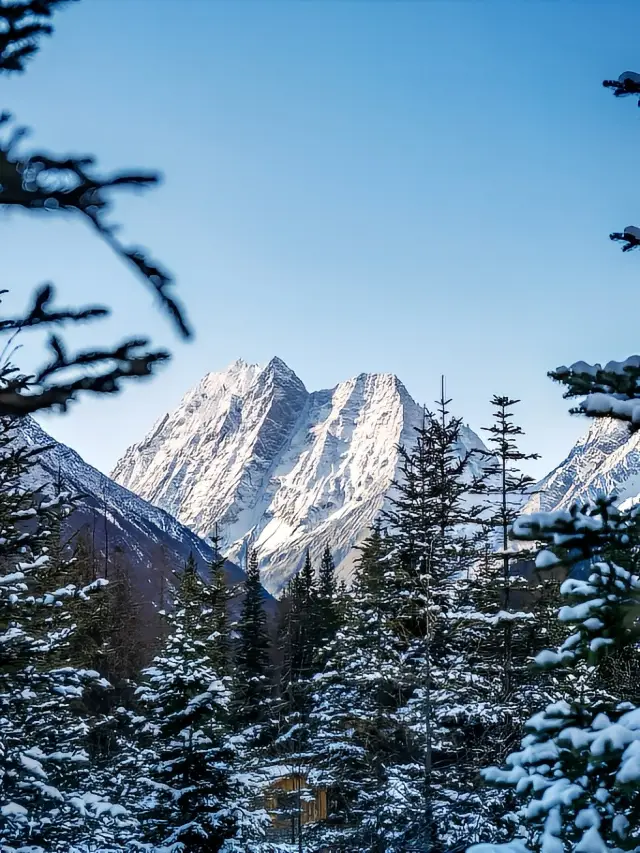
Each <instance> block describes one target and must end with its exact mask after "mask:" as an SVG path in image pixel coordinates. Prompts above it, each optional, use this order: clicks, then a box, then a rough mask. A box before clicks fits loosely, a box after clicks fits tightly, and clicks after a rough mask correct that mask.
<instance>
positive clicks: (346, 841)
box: [309, 524, 424, 853]
mask: <svg viewBox="0 0 640 853" xmlns="http://www.w3.org/2000/svg"><path fill="white" fill-rule="evenodd" d="M389 548H390V543H389V542H388V541H387V539H386V538H385V537H384V535H383V533H382V530H381V527H380V524H377V525H376V526H375V527H374V529H373V531H372V533H371V535H370V536H369V538H368V539H367V541H366V542H364V543H363V545H362V546H361V552H360V557H359V560H358V564H357V567H356V572H355V578H354V583H353V587H352V590H351V592H350V594H349V595H348V596H347V598H346V618H345V620H344V624H343V625H342V626H341V627H340V628H339V629H338V631H337V633H336V636H335V638H334V639H333V640H332V641H331V642H330V643H329V646H328V656H327V662H326V665H325V667H324V669H323V670H322V672H320V673H319V674H318V675H317V676H316V677H315V678H314V681H313V696H312V709H311V714H310V723H311V738H310V750H309V751H310V754H311V755H312V757H313V758H312V764H313V772H312V774H311V776H310V782H311V783H312V784H314V785H318V786H321V787H325V788H326V789H327V790H328V800H329V817H328V820H327V821H326V822H325V824H324V825H321V826H318V827H316V831H315V841H316V843H317V846H318V847H321V846H322V845H323V844H327V845H328V846H330V849H334V848H335V849H337V850H353V851H363V852H364V851H367V853H384V851H389V850H395V849H402V845H403V844H405V843H406V841H407V840H408V839H409V838H410V837H411V833H412V827H414V826H415V825H416V824H417V823H418V816H419V814H420V813H421V811H422V809H423V808H424V801H423V796H422V784H423V774H422V761H421V760H419V761H418V764H417V765H416V762H415V759H414V755H415V748H414V745H413V744H412V743H411V732H410V731H409V729H408V728H407V727H406V726H405V724H404V722H403V720H402V719H400V718H399V716H398V709H399V708H402V707H403V705H404V704H405V702H406V701H407V699H408V696H409V692H406V691H407V690H409V691H410V690H411V689H412V688H411V686H410V684H409V686H407V683H408V679H407V677H406V676H407V675H408V674H409V673H408V671H407V667H406V663H405V659H404V655H403V645H402V642H400V641H399V639H398V636H397V634H396V628H397V625H396V614H397V601H396V599H395V591H394V590H393V589H392V587H391V584H390V577H389V565H388V562H387V558H388V556H389Z"/></svg>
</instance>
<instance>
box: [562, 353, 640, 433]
mask: <svg viewBox="0 0 640 853" xmlns="http://www.w3.org/2000/svg"><path fill="white" fill-rule="evenodd" d="M549 376H550V377H551V379H553V380H555V381H556V382H559V383H561V384H562V385H564V386H565V387H566V391H565V393H564V395H563V396H564V397H565V399H568V398H573V397H583V398H584V399H583V400H582V401H581V402H580V403H579V405H578V406H575V407H574V408H573V409H571V413H572V414H582V415H587V416H589V417H610V418H617V419H618V420H622V421H627V422H628V423H630V424H631V425H632V427H633V428H634V429H638V427H640V356H638V355H632V356H630V357H629V358H627V359H625V360H624V361H609V362H608V363H607V364H605V366H604V367H602V365H601V364H587V363H586V362H584V361H577V362H575V364H572V365H571V366H570V367H565V366H564V365H563V366H561V367H557V368H556V369H555V370H553V371H551V372H550V373H549Z"/></svg>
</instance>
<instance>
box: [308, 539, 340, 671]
mask: <svg viewBox="0 0 640 853" xmlns="http://www.w3.org/2000/svg"><path fill="white" fill-rule="evenodd" d="M313 609H314V614H315V618H316V623H317V630H316V640H315V646H316V650H315V654H316V658H317V659H319V660H320V661H322V659H323V656H324V654H325V649H326V646H327V645H328V644H329V643H330V642H331V641H332V640H333V638H334V636H335V634H336V631H337V630H338V628H339V626H340V623H341V618H340V597H339V591H338V583H337V579H336V566H335V563H334V560H333V556H332V554H331V549H330V548H329V546H328V545H326V546H325V549H324V551H323V553H322V559H321V561H320V569H319V571H318V583H317V589H316V592H315V596H314V601H313Z"/></svg>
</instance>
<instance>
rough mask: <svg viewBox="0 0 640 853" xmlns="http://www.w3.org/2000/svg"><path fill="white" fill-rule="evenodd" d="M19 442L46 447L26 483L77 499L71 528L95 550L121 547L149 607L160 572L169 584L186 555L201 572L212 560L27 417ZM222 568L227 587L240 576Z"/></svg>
mask: <svg viewBox="0 0 640 853" xmlns="http://www.w3.org/2000/svg"><path fill="white" fill-rule="evenodd" d="M18 441H20V442H24V443H25V444H26V445H28V446H38V447H47V448H48V449H47V450H46V451H45V452H44V453H42V454H41V455H40V456H39V457H38V463H37V466H36V467H35V469H34V472H33V474H32V475H31V479H30V483H29V485H31V486H32V487H33V488H40V487H43V486H46V485H47V484H51V483H57V482H60V483H61V485H62V487H63V488H64V489H68V490H69V491H71V492H72V493H73V494H78V495H81V499H80V501H79V503H78V507H77V509H76V511H75V512H74V513H73V515H72V516H71V519H70V524H71V529H72V530H78V529H81V528H86V529H87V530H88V531H90V535H91V537H92V540H93V542H94V545H95V547H96V549H97V550H98V551H101V552H103V553H104V551H105V548H107V547H109V548H110V550H111V552H112V551H113V549H114V548H115V547H117V546H119V547H121V548H122V550H123V552H124V553H125V555H126V557H127V560H128V563H129V564H130V566H131V570H132V580H133V582H134V584H135V586H137V588H138V589H139V590H140V591H141V593H142V595H143V597H144V599H145V600H147V601H148V602H149V603H151V602H152V601H154V600H155V593H156V591H157V588H158V587H159V574H160V572H161V571H163V572H165V573H166V574H167V576H168V578H169V581H170V580H171V571H172V570H173V569H180V568H182V566H183V565H184V563H185V561H186V559H187V557H188V556H189V553H190V552H193V554H194V556H195V558H196V561H197V562H198V564H199V566H200V567H201V568H202V569H203V570H204V569H205V567H206V565H207V564H208V563H209V562H210V561H211V559H212V557H213V551H212V549H211V547H210V545H209V544H208V543H207V542H205V541H203V540H202V539H200V538H199V537H198V536H196V535H195V534H194V533H193V532H192V531H191V530H190V529H188V528H187V527H185V526H184V525H182V524H180V523H179V522H178V521H176V519H175V518H172V517H171V516H170V515H169V514H168V513H166V512H164V511H163V510H161V509H158V508H157V507H155V506H152V505H151V504H149V503H147V502H146V501H144V500H142V498H140V497H138V495H135V494H133V493H132V492H130V491H128V490H127V489H125V488H123V487H122V486H119V485H118V484H117V483H114V482H113V481H112V480H110V479H109V478H108V477H106V476H105V475H104V474H101V473H100V472H99V471H97V470H96V469H95V468H93V467H92V466H91V465H88V464H87V463H86V462H85V461H84V460H83V459H82V458H81V457H80V456H79V455H78V454H77V453H76V452H75V451H74V450H71V448H69V447H67V446H66V445H64V444H60V443H59V442H56V441H54V439H52V438H51V436H50V435H48V434H47V433H46V432H45V431H44V430H43V429H42V428H41V427H40V426H39V425H38V424H37V423H36V422H35V421H34V420H32V419H31V418H28V417H27V418H24V419H23V420H21V421H20V422H19V426H18ZM226 569H227V577H228V578H229V581H230V582H231V583H238V582H240V581H241V580H242V579H243V578H244V573H243V572H241V571H240V569H239V568H238V567H237V566H235V565H233V564H232V563H228V564H227V566H226Z"/></svg>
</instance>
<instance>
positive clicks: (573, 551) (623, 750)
mask: <svg viewBox="0 0 640 853" xmlns="http://www.w3.org/2000/svg"><path fill="white" fill-rule="evenodd" d="M514 532H515V535H517V536H518V537H519V538H522V539H525V540H529V541H540V542H544V543H546V544H547V547H546V549H545V550H543V551H542V552H541V555H540V557H539V560H540V562H541V563H545V564H547V565H548V564H550V563H552V562H559V563H562V564H563V565H565V566H566V567H568V568H570V567H571V566H573V565H575V564H576V563H578V562H584V561H585V560H586V561H588V562H589V563H590V574H589V576H588V578H587V579H586V580H580V579H577V578H573V577H569V578H568V579H567V580H566V581H565V582H564V583H563V585H562V594H563V595H564V596H566V597H567V598H568V603H567V604H566V605H565V606H564V607H562V608H561V609H560V611H559V614H558V615H559V619H560V621H561V622H562V623H563V624H564V625H566V626H567V627H569V628H570V629H572V631H573V632H572V633H571V634H570V636H568V637H567V639H566V640H565V641H564V643H563V644H562V645H561V646H560V647H559V649H558V650H557V651H555V652H554V651H551V650H545V651H543V652H541V653H540V654H539V655H538V656H537V658H536V664H537V666H538V667H540V668H542V669H550V670H552V671H553V670H555V671H559V672H560V673H561V674H562V673H564V678H563V680H564V684H565V690H566V695H565V696H564V698H562V699H561V700H560V701H556V702H553V703H551V704H550V705H548V706H547V707H546V708H545V710H543V711H540V712H539V713H537V714H535V715H534V716H533V717H532V718H531V719H530V720H529V721H528V723H527V726H526V729H527V732H528V734H527V735H526V737H525V738H524V740H523V742H522V747H521V750H520V751H518V752H515V753H513V754H512V755H510V756H509V757H508V759H507V767H506V768H505V769H499V768H497V767H493V768H489V769H488V770H486V771H485V772H484V776H485V778H486V779H487V781H488V782H490V783H493V784H498V785H505V786H508V787H511V788H513V789H514V790H517V793H518V795H519V796H520V797H521V798H522V799H523V800H524V802H523V805H522V808H521V809H520V811H519V812H518V817H519V821H520V828H519V831H518V833H517V835H516V841H515V842H510V843H509V844H507V845H491V847H492V849H493V847H496V849H518V850H523V849H528V850H533V851H541V852H542V853H547V851H563V850H565V851H569V850H585V851H588V850H600V851H607V850H634V849H637V848H638V845H639V844H640V798H639V797H638V787H639V786H640V762H639V760H638V756H640V709H639V708H638V707H637V705H636V704H634V703H631V702H628V701H621V699H620V696H616V695H611V694H608V693H606V692H604V691H603V690H602V689H601V686H600V685H599V684H598V679H597V673H598V669H599V668H600V667H601V666H603V664H605V663H606V661H607V660H608V659H609V658H610V657H611V656H614V657H615V656H618V655H620V654H624V653H625V652H627V651H629V650H632V651H633V652H634V653H635V654H637V646H638V641H639V639H640V629H639V622H638V614H639V613H640V577H638V569H639V567H640V535H639V533H640V529H639V517H638V512H637V510H628V511H620V510H618V509H616V508H615V506H614V505H613V499H612V498H610V497H609V498H606V497H601V498H599V499H598V500H597V501H596V502H595V503H594V504H592V505H589V504H587V505H584V506H581V507H578V506H574V507H572V508H571V509H570V510H560V511H557V512H553V513H538V514H534V515H531V516H523V517H522V518H520V519H519V520H518V521H517V522H516V524H515V525H514ZM472 849H473V848H472ZM483 849H485V850H486V849H487V848H486V847H484V848H483Z"/></svg>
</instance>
